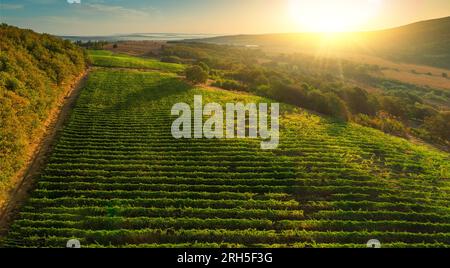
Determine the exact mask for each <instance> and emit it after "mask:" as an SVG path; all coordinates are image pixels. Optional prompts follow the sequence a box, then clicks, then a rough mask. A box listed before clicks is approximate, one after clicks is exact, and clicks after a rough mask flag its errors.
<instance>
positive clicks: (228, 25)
mask: <svg viewBox="0 0 450 268" xmlns="http://www.w3.org/2000/svg"><path fill="white" fill-rule="evenodd" d="M0 9H1V13H0V16H1V22H6V23H8V24H11V25H15V26H19V27H22V28H30V29H33V30H35V31H38V32H47V33H51V34H65V35H108V34H119V33H120V34H123V33H149V32H153V33H156V32H157V33H205V34H206V33H210V34H254V33H279V32H304V31H364V30H376V29H383V28H389V27H395V26H399V25H404V24H408V23H411V22H416V21H420V20H426V19H432V18H439V17H446V16H450V1H449V0H146V1H144V0H22V1H20V0H19V1H18V0H0Z"/></svg>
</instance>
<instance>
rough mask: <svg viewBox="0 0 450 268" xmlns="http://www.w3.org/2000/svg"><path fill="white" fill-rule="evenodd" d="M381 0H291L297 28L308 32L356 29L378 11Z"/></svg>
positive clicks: (290, 11)
mask: <svg viewBox="0 0 450 268" xmlns="http://www.w3.org/2000/svg"><path fill="white" fill-rule="evenodd" d="M381 1H382V0H289V5H288V7H289V13H290V17H291V21H292V22H293V23H294V24H296V25H295V27H296V28H297V29H299V30H301V31H308V32H349V31H357V30H359V27H360V26H362V25H363V24H364V23H367V22H368V21H369V20H370V19H371V18H373V17H374V16H375V15H376V14H377V13H378V11H379V9H380V6H381Z"/></svg>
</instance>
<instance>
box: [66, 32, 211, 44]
mask: <svg viewBox="0 0 450 268" xmlns="http://www.w3.org/2000/svg"><path fill="white" fill-rule="evenodd" d="M216 36H218V35H214V34H184V33H137V34H127V35H106V36H61V37H62V38H64V39H67V40H70V41H83V42H87V41H107V42H117V41H178V40H189V39H203V38H209V37H216Z"/></svg>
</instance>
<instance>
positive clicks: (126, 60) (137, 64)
mask: <svg viewBox="0 0 450 268" xmlns="http://www.w3.org/2000/svg"><path fill="white" fill-rule="evenodd" d="M89 58H90V59H91V61H92V63H93V65H95V66H100V67H120V68H136V69H151V70H159V71H164V72H173V73H182V72H183V71H184V66H183V65H181V64H176V63H166V62H161V61H159V60H157V59H151V58H137V57H132V56H128V55H123V54H115V53H113V52H110V51H106V50H90V51H89Z"/></svg>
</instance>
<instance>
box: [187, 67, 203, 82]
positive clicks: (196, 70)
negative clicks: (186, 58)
mask: <svg viewBox="0 0 450 268" xmlns="http://www.w3.org/2000/svg"><path fill="white" fill-rule="evenodd" d="M186 79H187V80H188V81H190V82H192V83H194V84H200V83H205V82H206V81H207V80H208V73H207V72H205V70H203V69H202V67H200V66H198V65H194V66H191V67H189V68H187V69H186Z"/></svg>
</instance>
